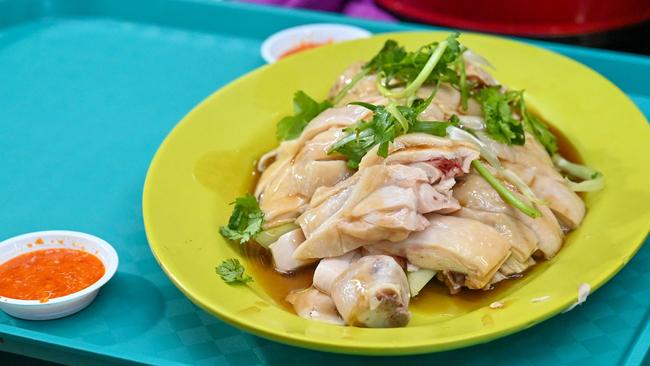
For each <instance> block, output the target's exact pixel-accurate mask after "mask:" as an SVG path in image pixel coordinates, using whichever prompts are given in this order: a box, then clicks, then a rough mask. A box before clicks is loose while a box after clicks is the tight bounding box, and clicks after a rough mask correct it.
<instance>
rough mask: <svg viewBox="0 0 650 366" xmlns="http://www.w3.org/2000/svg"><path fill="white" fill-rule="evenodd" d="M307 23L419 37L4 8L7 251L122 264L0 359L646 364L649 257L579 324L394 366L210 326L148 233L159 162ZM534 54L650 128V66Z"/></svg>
mask: <svg viewBox="0 0 650 366" xmlns="http://www.w3.org/2000/svg"><path fill="white" fill-rule="evenodd" d="M311 22H341V23H348V24H355V25H358V26H361V27H364V28H367V29H369V30H371V31H373V32H386V31H399V30H409V29H415V26H411V25H395V24H386V23H376V22H368V21H361V20H353V19H349V18H343V17H338V16H334V15H326V14H321V13H313V12H304V11H295V10H282V9H271V8H263V7H254V6H249V5H243V4H236V3H220V2H215V1H208V0H205V1H203V0H187V1H182V0H141V1H137V2H136V1H133V2H132V1H126V0H95V1H72V0H31V1H30V0H22V1H18V0H4V1H1V0H0V147H1V151H2V152H1V158H0V172H1V173H0V207H1V210H0V238H7V237H10V236H13V235H16V234H20V233H24V232H29V231H35V230H44V229H72V230H80V231H85V232H89V233H93V234H95V235H98V236H101V237H103V238H105V239H106V240H108V241H109V242H111V243H112V244H113V245H114V246H115V247H116V249H117V250H118V252H119V255H120V258H121V266H120V268H119V272H118V273H117V275H116V276H115V278H114V279H113V280H112V281H111V282H110V283H109V284H108V285H107V286H106V287H105V288H104V290H103V291H102V293H101V294H100V295H99V297H98V298H97V300H96V301H95V302H94V303H93V304H92V305H91V306H90V307H89V308H88V309H86V310H84V311H82V312H81V313H79V314H77V315H74V316H70V317H68V318H65V319H61V320H55V321H48V322H29V321H21V320H16V319H13V318H10V317H8V316H6V315H4V314H0V351H8V352H15V353H20V354H27V355H30V356H34V357H40V358H44V359H49V360H53V361H58V362H65V363H75V364H78V363H80V362H83V363H84V364H89V363H107V362H119V361H131V362H142V363H155V364H172V363H192V364H200V365H203V364H205V365H207V364H210V365H214V364H217V365H222V364H223V365H225V364H231V365H235V364H237V365H240V364H241V365H243V364H274V365H283V366H285V365H293V364H296V365H298V364H300V365H303V364H308V365H320V364H337V365H344V364H350V365H352V364H359V365H361V364H371V363H372V364H374V365H392V364H395V363H400V364H425V363H426V364H429V365H436V364H448V363H450V362H453V363H454V364H455V365H461V364H476V363H486V364H508V365H517V364H521V365H532V364H535V365H537V364H584V363H589V364H590V365H591V364H593V365H598V364H603V365H604V364H608V365H609V364H629V365H636V364H639V363H641V362H642V360H643V357H644V355H645V353H646V351H647V350H648V347H649V345H650V327H649V326H648V324H649V322H650V319H649V318H650V312H649V307H650V273H649V271H648V268H650V246H648V245H646V246H645V247H644V248H642V249H641V250H640V251H639V253H638V254H637V255H636V257H635V258H634V259H633V260H632V261H631V262H630V263H629V264H628V265H627V266H626V267H625V268H624V269H623V270H622V271H621V273H620V274H618V275H617V276H616V277H615V278H614V279H613V280H612V281H610V282H609V283H608V284H607V285H605V286H604V287H603V288H602V289H601V290H599V291H598V292H597V293H595V294H593V295H592V296H590V297H589V300H588V301H587V302H586V304H584V305H583V306H581V307H579V308H577V309H576V310H574V311H571V312H570V313H567V314H563V315H559V316H557V317H555V318H553V319H550V320H548V321H546V322H544V323H542V324H540V325H538V326H535V327H534V328H532V329H528V330H525V331H523V332H519V333H517V334H515V335H512V336H509V337H506V338H503V339H500V340H497V341H494V342H490V343H488V344H484V345H479V346H474V347H471V348H466V349H461V350H457V351H452V352H444V353H438V354H431V355H423V356H413V357H403V358H399V359H398V358H382V359H378V358H373V359H368V358H363V357H353V356H344V355H331V354H324V353H319V352H315V351H308V350H303V349H298V348H293V347H289V346H285V345H282V344H278V343H274V342H271V341H267V340H264V339H261V338H258V337H255V336H252V335H249V334H247V333H245V332H242V331H240V330H238V329H235V328H233V327H231V326H229V325H226V324H224V323H223V322H221V321H220V320H218V319H216V318H214V317H212V316H211V315H208V314H206V313H204V312H203V311H201V310H200V309H198V308H197V307H196V306H194V305H193V304H192V303H191V302H190V301H189V300H187V299H186V298H185V297H184V296H183V295H182V294H181V293H180V292H179V291H178V290H177V289H176V288H175V287H174V286H173V285H172V283H171V282H170V281H169V280H168V279H167V278H166V277H165V275H164V274H163V272H162V271H161V270H160V268H159V267H158V265H157V264H156V261H155V260H154V258H153V256H152V255H151V253H150V251H149V247H148V245H147V241H146V238H145V233H144V228H143V225H142V215H141V207H140V202H141V193H142V184H143V181H144V176H145V172H146V169H147V167H148V164H149V161H150V159H151V158H152V156H153V154H154V152H155V150H156V148H157V147H158V145H159V143H160V142H161V141H162V140H163V138H164V137H165V135H166V134H167V133H168V132H169V131H170V130H171V129H172V127H173V126H174V125H175V124H176V122H177V121H179V120H180V119H181V117H183V115H184V114H185V113H186V112H187V111H189V110H190V109H191V108H192V107H193V106H194V105H195V104H197V103H198V102H199V101H201V100H202V99H203V98H204V97H205V96H207V95H208V94H210V93H211V92H213V91H214V90H216V89H218V88H219V87H221V86H222V85H224V84H226V83H228V82H229V81H231V80H233V79H234V78H236V77H238V76H240V75H242V74H244V73H246V72H248V71H250V70H252V69H254V68H256V67H258V66H260V65H262V63H263V61H262V59H261V58H260V56H259V53H258V50H259V46H260V44H261V42H262V40H263V39H264V38H265V37H267V36H268V35H269V34H271V33H273V32H275V31H277V30H280V29H282V28H285V27H289V26H294V25H298V24H302V23H311ZM538 44H541V45H542V46H544V47H548V48H550V49H553V50H555V51H558V52H560V53H563V54H565V55H568V56H570V57H573V58H575V59H577V60H578V61H581V62H583V63H585V64H587V65H589V66H591V67H592V68H594V69H596V70H598V71H599V72H601V73H603V74H604V75H605V76H607V77H608V78H609V79H611V80H612V81H614V82H615V83H616V84H617V85H618V86H619V87H621V88H622V89H623V90H624V91H625V92H626V93H627V94H628V95H629V96H630V97H631V98H632V99H633V100H634V101H635V102H636V103H637V105H638V106H639V107H640V108H641V109H642V110H643V111H644V113H645V114H646V115H650V59H648V58H642V57H637V56H630V55H624V54H619V53H611V52H603V51H594V50H588V49H581V48H575V47H567V46H559V45H553V44H542V43H539V42H538Z"/></svg>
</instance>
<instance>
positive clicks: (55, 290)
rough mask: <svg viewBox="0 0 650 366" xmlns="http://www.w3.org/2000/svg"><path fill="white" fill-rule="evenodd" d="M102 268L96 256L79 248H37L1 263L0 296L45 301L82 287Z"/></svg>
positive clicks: (89, 282) (96, 278)
mask: <svg viewBox="0 0 650 366" xmlns="http://www.w3.org/2000/svg"><path fill="white" fill-rule="evenodd" d="M104 272H105V269H104V264H103V263H102V261H101V260H99V258H97V257H96V256H94V255H92V254H90V253H87V252H84V251H81V250H75V249H62V248H61V249H58V248H57V249H43V250H37V251H33V252H29V253H25V254H22V255H19V256H17V257H15V258H12V259H10V260H8V261H7V262H5V263H3V264H1V265H0V296H4V297H7V298H11V299H17V300H39V301H40V302H47V301H49V300H50V299H54V298H57V297H62V296H65V295H69V294H72V293H75V292H78V291H81V290H83V289H85V288H86V287H88V286H90V285H92V284H93V283H95V282H97V280H99V279H100V278H101V277H102V276H103V275H104Z"/></svg>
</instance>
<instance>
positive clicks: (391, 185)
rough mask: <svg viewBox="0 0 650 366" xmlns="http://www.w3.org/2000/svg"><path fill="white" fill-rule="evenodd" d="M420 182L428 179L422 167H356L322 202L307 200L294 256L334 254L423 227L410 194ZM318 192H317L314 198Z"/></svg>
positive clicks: (300, 220) (303, 257)
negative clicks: (303, 239) (356, 169)
mask: <svg viewBox="0 0 650 366" xmlns="http://www.w3.org/2000/svg"><path fill="white" fill-rule="evenodd" d="M421 184H428V181H427V177H426V174H425V173H424V172H423V171H422V170H419V169H417V168H411V167H407V166H405V165H390V166H387V165H377V166H372V167H369V168H367V169H364V170H363V171H359V172H358V173H357V174H355V175H354V176H353V177H352V178H349V179H347V180H346V181H344V182H341V184H340V186H339V187H334V189H329V190H327V189H326V190H327V191H329V192H330V193H333V195H331V196H330V197H329V198H328V199H326V200H325V201H322V202H319V201H318V200H312V203H311V205H310V208H309V209H308V210H307V211H306V212H305V213H304V214H303V215H301V216H300V217H299V218H298V220H297V221H296V222H297V223H298V224H299V225H300V226H301V227H302V229H303V231H304V233H305V236H306V237H307V240H305V242H304V243H302V244H301V245H300V246H299V247H298V248H297V249H296V252H295V253H294V256H295V257H296V258H297V259H307V258H325V257H335V256H339V255H342V254H345V253H347V252H349V251H351V250H354V249H356V248H358V247H360V246H363V245H365V244H369V243H373V242H377V241H379V240H392V241H398V240H402V239H404V238H406V236H408V234H409V233H411V232H413V231H418V230H422V229H424V228H425V226H426V225H427V221H426V220H425V219H424V217H423V216H422V215H421V213H419V212H418V202H417V195H416V190H417V188H418V186H419V185H421ZM322 196H323V195H322V194H321V193H320V192H319V194H318V196H317V197H315V198H316V199H320V198H321V197H322ZM431 200H433V197H431ZM319 203H320V204H319Z"/></svg>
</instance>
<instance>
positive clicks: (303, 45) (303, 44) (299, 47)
mask: <svg viewBox="0 0 650 366" xmlns="http://www.w3.org/2000/svg"><path fill="white" fill-rule="evenodd" d="M330 43H332V41H331V40H330V41H327V42H306V41H303V42H300V44H298V45H297V46H295V47H293V48H290V49H289V50H288V51H285V52H284V53H283V54H281V55H280V57H279V58H280V59H283V58H285V57H287V56H291V55H294V54H296V53H298V52H300V51H305V50H310V49H312V48H316V47H320V46H324V45H326V44H330Z"/></svg>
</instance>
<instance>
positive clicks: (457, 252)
mask: <svg viewBox="0 0 650 366" xmlns="http://www.w3.org/2000/svg"><path fill="white" fill-rule="evenodd" d="M426 217H427V219H428V220H429V222H430V225H429V226H428V227H427V228H426V229H425V230H424V231H420V232H417V233H412V234H411V235H410V236H409V237H408V238H407V239H406V240H403V241H401V242H398V243H389V242H384V243H380V244H376V245H374V247H377V248H378V249H381V250H385V251H386V252H388V253H391V254H393V255H398V256H401V257H406V259H407V260H408V261H409V262H411V263H413V264H415V265H416V266H418V267H420V268H427V269H433V270H436V271H441V272H455V273H460V274H463V275H465V278H464V285H465V286H466V287H469V288H472V289H481V288H484V287H485V286H487V285H488V284H489V283H490V280H491V279H492V277H493V276H494V274H495V273H496V272H497V271H498V270H499V267H501V264H503V263H504V262H505V261H506V259H507V258H508V256H509V255H510V244H509V243H508V241H507V240H506V239H505V238H504V237H503V236H502V235H501V234H499V233H498V232H497V231H496V230H495V229H493V228H492V227H491V226H488V225H485V224H483V223H481V222H479V221H476V220H470V219H466V218H462V217H454V216H444V215H439V214H428V215H426Z"/></svg>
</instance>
